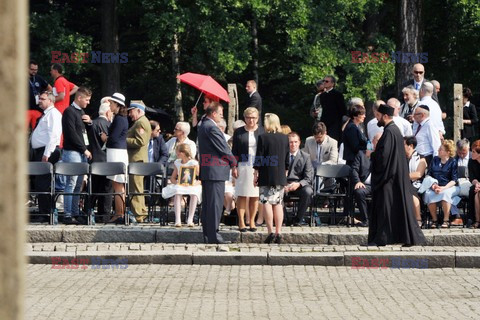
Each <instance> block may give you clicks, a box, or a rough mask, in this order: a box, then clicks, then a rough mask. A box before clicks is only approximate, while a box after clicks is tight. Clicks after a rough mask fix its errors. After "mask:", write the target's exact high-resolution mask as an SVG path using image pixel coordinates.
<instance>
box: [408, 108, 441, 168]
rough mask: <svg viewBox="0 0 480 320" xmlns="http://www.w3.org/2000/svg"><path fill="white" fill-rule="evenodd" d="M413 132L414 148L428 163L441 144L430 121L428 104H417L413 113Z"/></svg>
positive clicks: (435, 154) (436, 153) (438, 135)
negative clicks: (415, 145)
mask: <svg viewBox="0 0 480 320" xmlns="http://www.w3.org/2000/svg"><path fill="white" fill-rule="evenodd" d="M413 118H414V119H415V122H414V123H413V133H414V135H415V138H417V147H416V148H415V150H416V151H417V153H418V154H419V155H420V157H422V158H425V160H426V161H427V164H430V162H431V161H432V159H433V157H434V156H437V155H438V149H439V148H440V146H441V145H442V142H441V140H440V134H439V133H438V130H437V128H436V127H435V126H434V125H433V124H432V122H431V121H430V111H429V108H428V106H424V105H419V106H418V107H417V108H416V109H415V111H414V114H413Z"/></svg>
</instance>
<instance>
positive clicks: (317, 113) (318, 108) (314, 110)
mask: <svg viewBox="0 0 480 320" xmlns="http://www.w3.org/2000/svg"><path fill="white" fill-rule="evenodd" d="M316 88H317V94H316V95H315V97H314V98H313V103H312V107H311V108H310V116H311V117H312V118H313V119H314V120H315V123H317V122H318V121H320V118H321V117H322V105H321V104H320V95H321V94H322V93H323V92H324V91H325V87H324V86H323V80H318V81H317V84H316Z"/></svg>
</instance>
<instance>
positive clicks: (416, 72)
mask: <svg viewBox="0 0 480 320" xmlns="http://www.w3.org/2000/svg"><path fill="white" fill-rule="evenodd" d="M413 73H415V74H423V71H413Z"/></svg>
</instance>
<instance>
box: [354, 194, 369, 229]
mask: <svg viewBox="0 0 480 320" xmlns="http://www.w3.org/2000/svg"><path fill="white" fill-rule="evenodd" d="M353 195H354V197H355V201H356V202H357V206H358V210H359V211H360V215H361V216H362V220H363V222H367V221H368V204H367V197H368V196H371V195H372V188H371V187H370V186H369V185H365V188H358V189H355V190H353Z"/></svg>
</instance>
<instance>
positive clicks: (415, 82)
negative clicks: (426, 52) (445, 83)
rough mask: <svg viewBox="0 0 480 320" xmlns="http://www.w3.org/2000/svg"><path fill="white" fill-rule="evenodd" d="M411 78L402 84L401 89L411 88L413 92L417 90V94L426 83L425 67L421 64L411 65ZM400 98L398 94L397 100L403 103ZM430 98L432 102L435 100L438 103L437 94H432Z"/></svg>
mask: <svg viewBox="0 0 480 320" xmlns="http://www.w3.org/2000/svg"><path fill="white" fill-rule="evenodd" d="M412 77H413V78H412V79H410V80H408V81H407V82H405V83H404V84H403V86H402V88H405V87H407V86H413V88H414V89H415V90H417V92H418V91H420V89H421V88H422V85H423V84H424V83H425V82H428V80H427V79H425V67H424V66H423V64H421V63H416V64H414V65H413V68H412ZM402 98H403V94H402V93H400V94H399V98H398V99H399V100H400V101H403V100H402ZM432 98H433V100H435V101H436V102H437V103H438V97H437V92H436V91H435V92H434V93H433V94H432ZM403 102H404V101H403Z"/></svg>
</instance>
